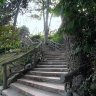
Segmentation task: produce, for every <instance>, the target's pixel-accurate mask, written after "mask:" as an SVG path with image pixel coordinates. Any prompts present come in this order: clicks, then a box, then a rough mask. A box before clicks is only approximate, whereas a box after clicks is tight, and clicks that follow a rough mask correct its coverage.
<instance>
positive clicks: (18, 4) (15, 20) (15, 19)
mask: <svg viewBox="0 0 96 96" xmlns="http://www.w3.org/2000/svg"><path fill="white" fill-rule="evenodd" d="M21 2H22V0H20V1H18V2H17V6H16V7H17V10H16V14H15V17H14V23H13V26H14V28H15V26H16V23H17V17H18V13H19V9H20V4H21Z"/></svg>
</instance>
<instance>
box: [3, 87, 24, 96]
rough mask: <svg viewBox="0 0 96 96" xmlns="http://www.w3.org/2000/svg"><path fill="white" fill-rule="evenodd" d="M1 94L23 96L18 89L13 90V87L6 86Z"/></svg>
mask: <svg viewBox="0 0 96 96" xmlns="http://www.w3.org/2000/svg"><path fill="white" fill-rule="evenodd" d="M2 95H4V96H24V95H23V94H21V93H20V92H19V91H17V90H15V89H13V88H8V89H6V90H3V91H2Z"/></svg>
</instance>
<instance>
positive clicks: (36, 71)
mask: <svg viewBox="0 0 96 96" xmlns="http://www.w3.org/2000/svg"><path fill="white" fill-rule="evenodd" d="M30 72H35V73H49V74H66V73H67V72H46V71H30Z"/></svg>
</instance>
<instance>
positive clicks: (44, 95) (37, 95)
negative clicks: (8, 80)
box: [12, 83, 62, 96]
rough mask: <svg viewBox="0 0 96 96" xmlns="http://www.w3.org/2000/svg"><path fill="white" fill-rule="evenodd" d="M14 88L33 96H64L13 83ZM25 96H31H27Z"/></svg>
mask: <svg viewBox="0 0 96 96" xmlns="http://www.w3.org/2000/svg"><path fill="white" fill-rule="evenodd" d="M12 86H15V87H16V88H18V89H19V90H22V91H24V92H26V94H27V93H29V94H32V96H62V95H59V94H55V93H51V92H47V91H43V90H40V89H36V88H32V87H30V86H26V85H23V84H20V83H13V84H12ZM13 96H14V95H13ZM25 96H29V95H25Z"/></svg>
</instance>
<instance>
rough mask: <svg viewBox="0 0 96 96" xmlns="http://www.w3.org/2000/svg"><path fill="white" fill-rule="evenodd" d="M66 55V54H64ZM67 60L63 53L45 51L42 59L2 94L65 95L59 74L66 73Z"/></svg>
mask: <svg viewBox="0 0 96 96" xmlns="http://www.w3.org/2000/svg"><path fill="white" fill-rule="evenodd" d="M65 57H66V56H65ZM67 73H68V68H67V61H66V59H64V53H62V52H59V51H56V52H55V51H50V52H48V51H47V52H45V54H44V60H43V61H42V62H40V63H39V64H38V65H37V67H36V68H34V70H31V71H30V72H28V73H27V74H26V75H25V76H24V77H23V78H21V79H18V80H17V82H15V83H12V84H11V85H10V88H8V89H6V90H3V92H2V95H3V96H66V95H64V94H65V93H64V84H63V83H62V82H61V79H60V77H61V75H62V74H63V75H64V74H67Z"/></svg>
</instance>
